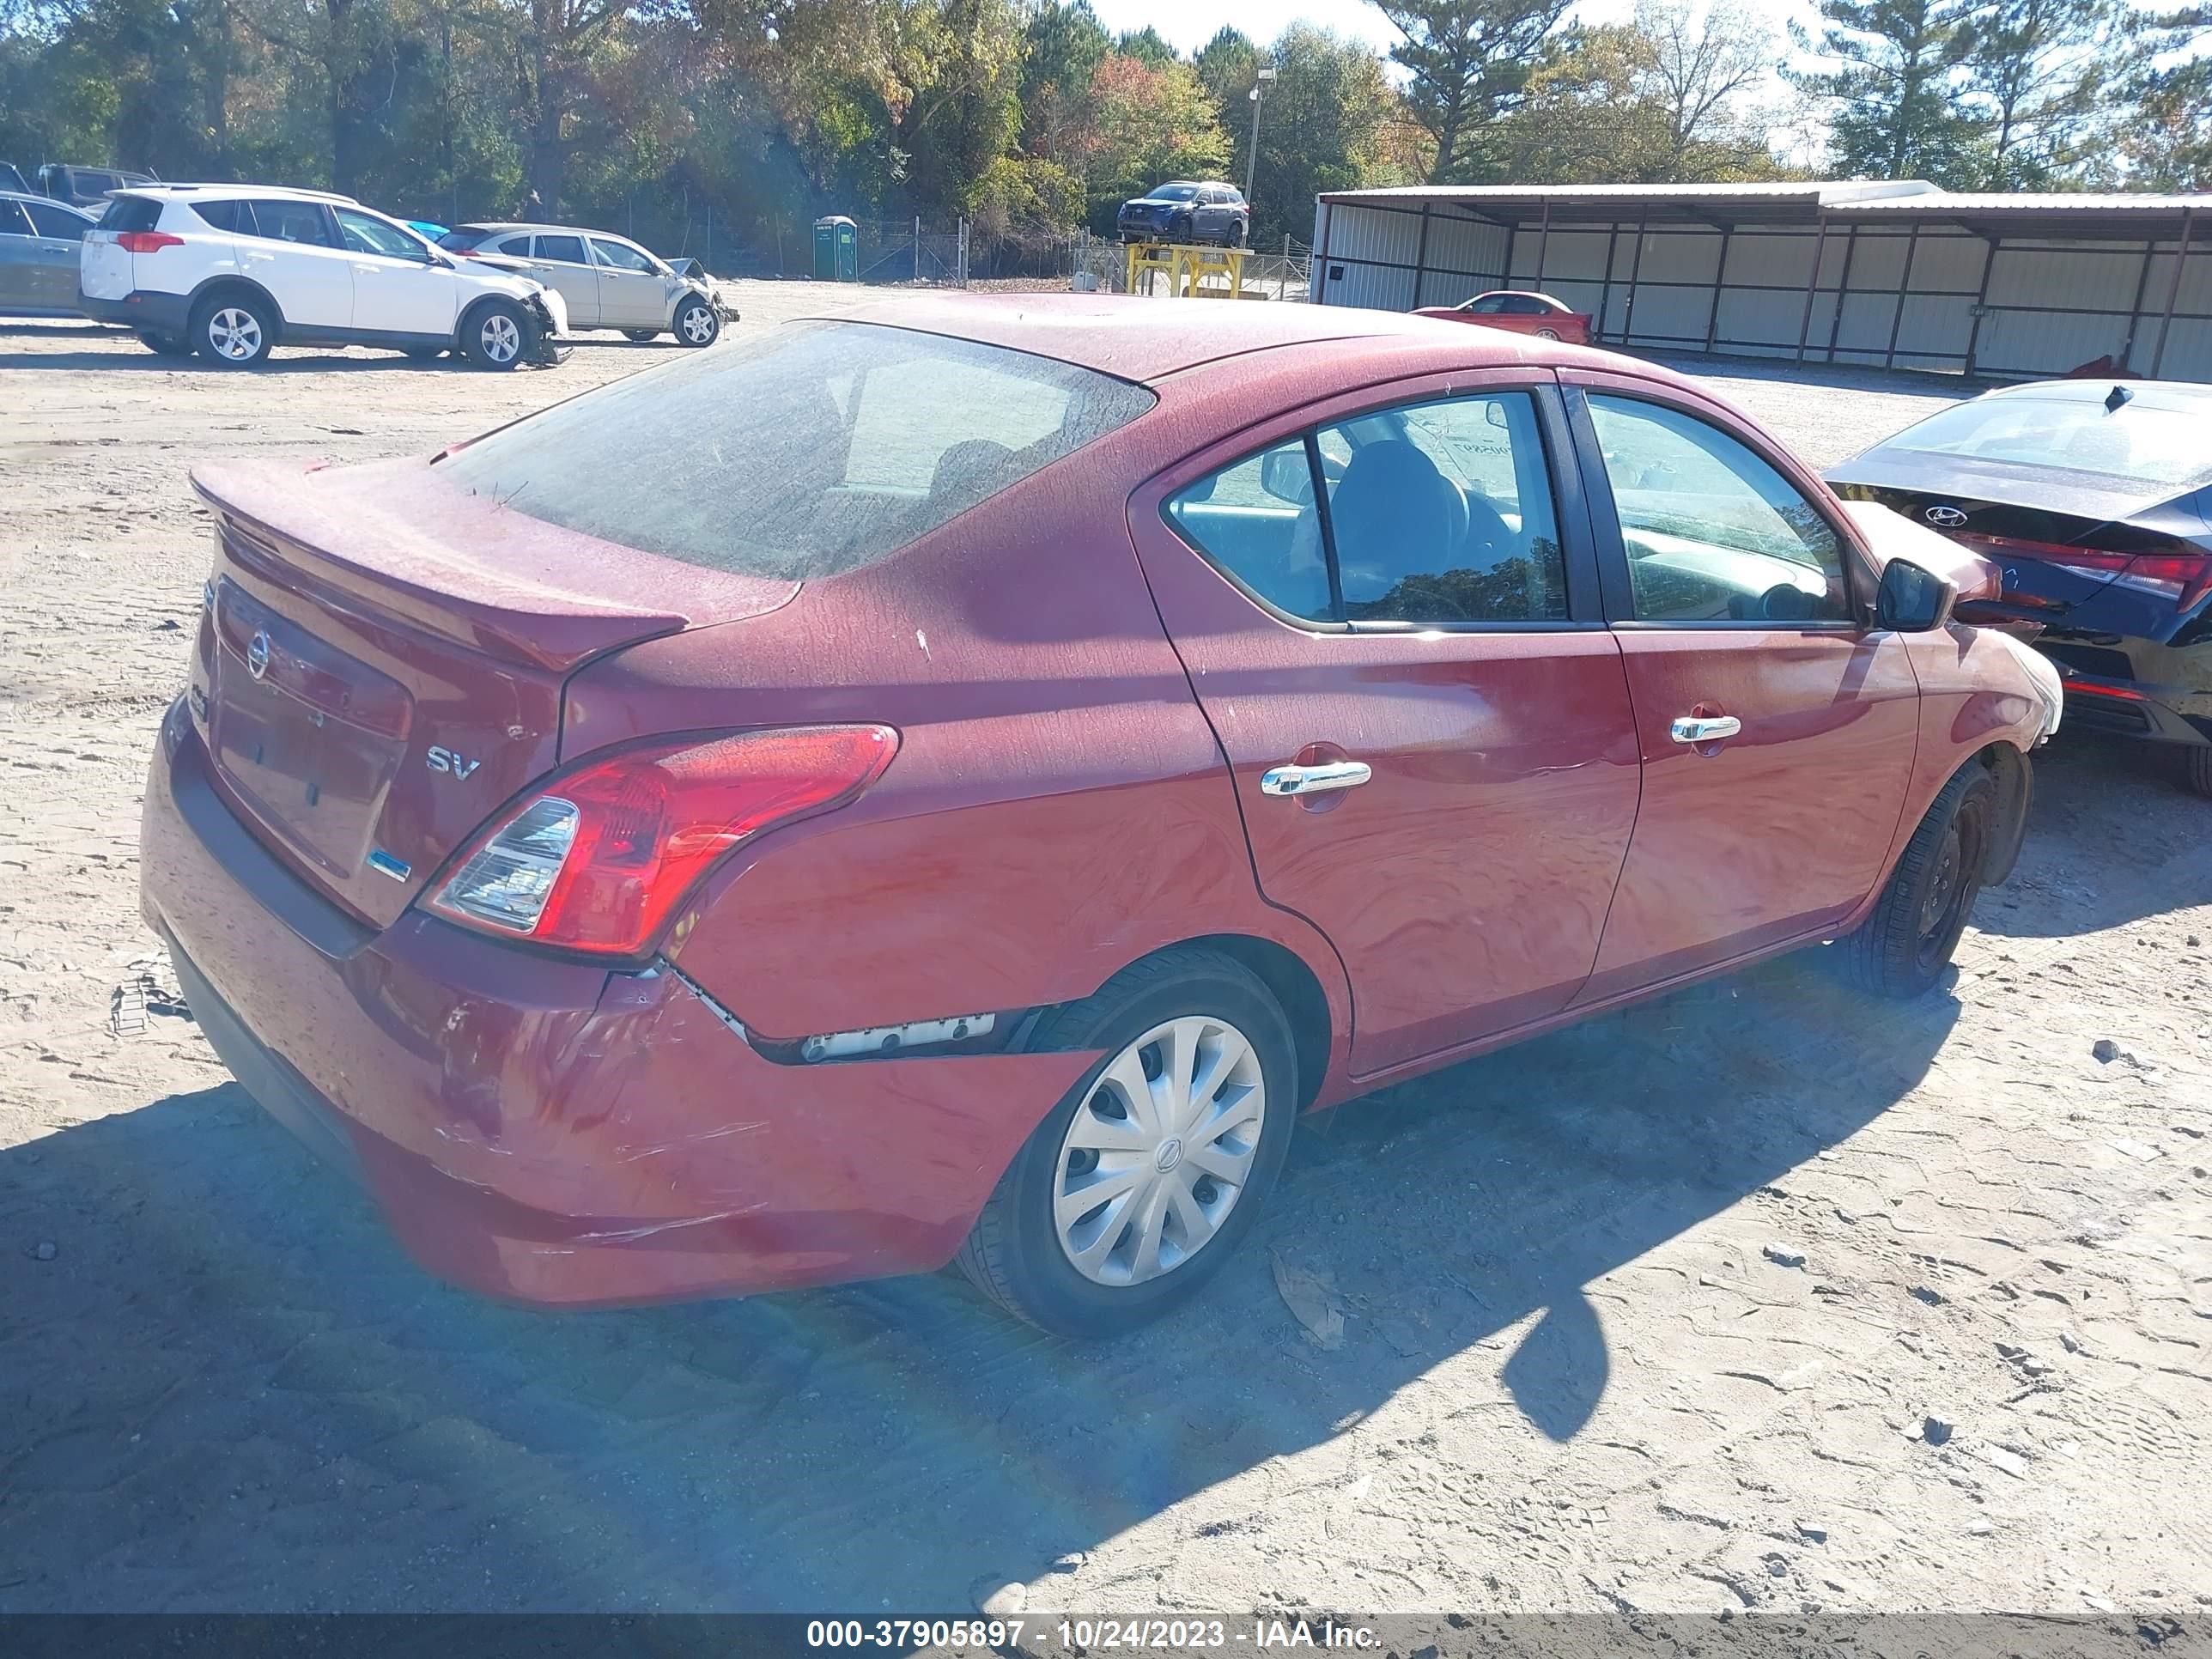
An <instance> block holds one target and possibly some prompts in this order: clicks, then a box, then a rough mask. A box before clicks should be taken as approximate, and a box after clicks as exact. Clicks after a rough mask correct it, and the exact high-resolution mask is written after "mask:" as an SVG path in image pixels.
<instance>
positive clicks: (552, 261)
mask: <svg viewBox="0 0 2212 1659" xmlns="http://www.w3.org/2000/svg"><path fill="white" fill-rule="evenodd" d="M530 274H531V275H532V276H535V277H536V278H537V279H538V281H539V282H541V283H544V284H545V286H546V287H548V288H550V289H556V290H557V291H558V292H559V294H560V295H561V298H562V300H563V301H566V302H567V304H568V326H569V327H570V328H600V327H604V326H605V324H604V322H603V321H602V320H601V319H600V316H599V270H598V268H597V267H595V266H594V265H593V264H592V256H591V255H590V253H589V252H586V249H585V247H584V239H583V238H582V237H580V236H575V235H570V234H565V233H564V234H560V235H550V236H549V235H547V234H544V232H540V233H539V234H538V239H537V246H535V247H534V248H532V251H531V255H530Z"/></svg>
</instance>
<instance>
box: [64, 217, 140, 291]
mask: <svg viewBox="0 0 2212 1659" xmlns="http://www.w3.org/2000/svg"><path fill="white" fill-rule="evenodd" d="M117 234H118V233H117V232H115V231H112V230H103V229H101V228H100V227H99V226H97V225H95V226H94V227H93V228H91V229H90V230H88V231H86V232H85V234H84V246H83V247H82V250H81V251H80V252H78V254H77V286H78V287H80V288H82V289H83V290H84V291H85V293H86V294H87V295H89V296H90V297H91V298H93V299H95V300H120V299H121V298H123V296H124V295H126V294H128V293H130V292H131V287H132V271H131V255H130V254H128V253H125V252H124V251H123V248H122V246H121V245H120V244H118V242H117V241H116V240H115V238H116V236H117Z"/></svg>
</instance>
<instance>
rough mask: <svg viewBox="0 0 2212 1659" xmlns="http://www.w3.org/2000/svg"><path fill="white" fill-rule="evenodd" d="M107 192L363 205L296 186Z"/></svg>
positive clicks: (174, 199) (153, 187)
mask: <svg viewBox="0 0 2212 1659" xmlns="http://www.w3.org/2000/svg"><path fill="white" fill-rule="evenodd" d="M107 193H108V194H109V195H111V196H143V197H147V198H148V199H149V200H150V201H155V202H191V201H208V200H216V199H220V198H222V197H226V196H251V197H253V198H254V199H256V200H257V201H262V200H272V199H273V200H276V201H292V202H335V203H337V204H338V205H340V206H341V207H359V206H361V205H362V204H361V203H360V202H359V201H357V200H356V199H355V198H354V197H350V196H341V195H339V194H338V193H337V191H334V190H308V189H306V188H305V187H303V186H301V185H177V184H154V185H125V186H124V187H123V188H122V189H120V190H112V191H108V192H107Z"/></svg>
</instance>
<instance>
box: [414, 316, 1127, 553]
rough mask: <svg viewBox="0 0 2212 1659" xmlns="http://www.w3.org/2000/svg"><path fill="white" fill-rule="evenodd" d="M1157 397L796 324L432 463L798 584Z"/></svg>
mask: <svg viewBox="0 0 2212 1659" xmlns="http://www.w3.org/2000/svg"><path fill="white" fill-rule="evenodd" d="M1152 403H1153V398H1152V393H1151V392H1147V391H1146V390H1145V389H1144V388H1143V387H1142V386H1132V385H1130V384H1129V383H1128V382H1127V381H1125V380H1115V379H1112V378H1111V377H1110V376H1108V375H1104V374H1097V373H1096V372H1094V371H1092V370H1091V369H1086V368H1076V367H1074V366H1073V365H1072V364H1069V363H1063V362H1055V361H1054V360H1052V359H1050V358H1045V357H1036V356H1030V355H1029V354H1028V353H1026V352H1020V351H1008V350H1005V349H1000V348H999V347H996V346H987V345H979V344H977V343H975V342H973V341H969V340H958V339H951V338H948V337H944V336H940V335H933V334H921V333H916V332H914V331H909V330H906V329H898V328H885V327H879V326H874V325H866V324H857V323H836V324H801V325H794V326H792V327H788V328H782V329H778V330H775V331H771V332H769V333H765V334H762V335H758V336H756V337H752V338H750V339H748V340H740V341H736V342H732V343H728V344H726V345H725V346H723V347H721V348H720V349H716V350H714V351H713V352H709V353H704V354H702V355H701V356H697V357H693V358H690V359H687V360H686V361H684V362H678V363H674V364H671V366H669V367H668V368H663V369H656V370H651V371H648V372H647V373H646V374H636V375H632V376H630V377H629V379H627V380H618V381H617V382H615V383H614V384H612V385H611V386H602V387H600V388H599V390H598V391H596V392H586V393H585V394H584V395H583V396H582V397H580V398H574V399H571V400H570V401H569V402H567V403H564V404H558V405H557V406H556V407H554V408H552V409H549V410H546V411H544V413H543V414H540V415H536V416H532V417H531V418H529V419H527V420H525V421H520V422H517V423H516V424H514V425H513V426H510V427H506V428H501V430H499V431H497V432H495V433H493V434H491V435H489V436H488V437H486V438H483V439H481V440H479V441H477V442H476V443H473V444H471V445H470V446H469V447H467V448H465V449H463V450H461V451H459V453H455V454H453V455H452V456H449V457H448V458H447V459H445V460H443V461H441V462H440V463H439V465H438V471H439V473H440V474H441V476H442V477H447V478H450V479H451V480H452V481H453V482H454V483H459V484H460V485H461V486H462V487H464V488H465V489H469V490H471V491H473V492H475V493H477V494H479V495H489V496H493V497H495V498H496V499H497V500H498V501H500V502H501V505H502V506H505V507H510V508H512V509H513V510H514V511H515V512H518V513H528V514H529V515H530V516H531V517H532V518H535V519H542V520H545V521H546V522H547V523H549V524H556V525H560V526H564V527H566V528H568V529H571V530H578V531H581V532H585V533H586V534H587V535H592V536H599V537H602V538H605V539H606V540H608V541H611V542H620V543H623V544H626V545H628V546H630V547H638V548H643V549H645V550H647V551H648V552H653V553H659V554H664V555H665V556H668V557H670V558H673V559H681V560H682V561H683V562H685V563H686V564H692V565H699V566H703V567H704V568H708V569H710V570H725V571H730V572H732V573H735V574H742V575H748V576H763V577H769V578H772V579H776V580H805V579H808V578H813V577H820V576H833V575H836V574H839V573H841V572H843V571H848V570H854V569H858V568H860V567H861V566H864V565H868V564H872V563H874V562H877V561H878V560H879V559H883V558H886V557H888V556H890V555H891V554H892V553H895V552H896V551H897V550H899V549H900V548H902V547H904V546H905V545H906V544H908V543H909V542H911V541H913V540H915V538H917V537H920V536H923V535H926V534H927V533H928V532H930V531H932V530H934V529H936V528H937V527H938V526H939V525H941V524H944V523H945V522H946V521H947V520H951V519H952V518H955V517H957V515H958V514H960V513H964V512H966V511H967V510H968V509H969V507H974V506H975V505H976V504H977V503H978V502H980V501H984V500H986V499H987V498H988V497H990V496H992V495H997V494H998V493H999V492H1000V490H1002V489H1007V488H1009V487H1010V486H1012V485H1013V484H1016V483H1019V482H1020V481H1021V480H1022V479H1024V478H1026V477H1029V476H1030V474H1031V473H1033V472H1036V471H1038V470H1039V469H1040V468H1042V467H1044V466H1047V465H1050V464H1051V463H1052V462H1054V461H1056V460H1058V459H1060V458H1061V457H1062V456H1065V455H1067V454H1069V453H1072V452H1073V451H1075V450H1077V449H1080V448H1081V447H1083V446H1084V445H1085V444H1087V443H1090V442H1091V441H1094V440H1096V439H1098V438H1101V437H1103V436H1104V435H1106V434H1108V433H1109V432H1111V431H1113V430H1115V428H1117V427H1121V426H1124V425H1126V424H1127V423H1128V422H1131V421H1133V420H1134V419H1136V418H1137V416H1139V415H1141V414H1143V413H1144V412H1145V410H1148V409H1150V408H1151V407H1152Z"/></svg>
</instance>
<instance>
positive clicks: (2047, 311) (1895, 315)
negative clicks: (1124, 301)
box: [1312, 179, 2212, 380]
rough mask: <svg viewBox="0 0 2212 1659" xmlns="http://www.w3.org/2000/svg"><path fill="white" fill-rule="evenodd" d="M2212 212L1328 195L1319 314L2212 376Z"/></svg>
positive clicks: (1799, 355) (1969, 200) (1985, 368)
mask: <svg viewBox="0 0 2212 1659" xmlns="http://www.w3.org/2000/svg"><path fill="white" fill-rule="evenodd" d="M2200 219H2212V196H2152V195H2104V196H2089V195H2063V194H2051V195H2026V194H2015V195H1961V194H1956V193H1954V192H1951V191H1942V190H1939V189H1937V188H1936V186H1934V185H1929V184H1926V183H1923V182H1922V181H1919V180H1917V179H1913V180H1905V181H1903V182H1894V183H1872V182H1866V181H1854V182H1849V183H1840V184H1776V185H1766V184H1759V185H1557V186H1550V185H1547V186H1530V187H1526V188H1522V187H1515V186H1505V185H1471V186H1411V187H1407V188H1401V189H1389V190H1359V191H1331V192H1328V193H1327V194H1324V195H1323V196H1322V197H1320V198H1319V200H1318V202H1317V204H1316V211H1315V221H1314V249H1315V254H1314V266H1313V273H1314V274H1313V278H1312V283H1313V297H1314V298H1315V299H1316V301H1322V302H1323V303H1327V304H1331V305H1361V306H1373V307H1379V308H1382V309H1385V310H1400V311H1403V310H1411V309H1413V308H1414V307H1417V306H1425V305H1452V304H1456V303H1457V302H1458V301H1462V300H1464V299H1466V298H1468V296H1469V295H1473V294H1476V293H1480V292H1481V291H1482V290H1484V289H1495V288H1524V289H1538V288H1541V289H1543V290H1544V291H1545V292H1547V293H1549V294H1552V295H1556V296H1557V297H1558V298H1559V299H1561V300H1563V301H1565V302H1566V303H1568V304H1569V305H1571V306H1573V307H1575V308H1576V309H1577V310H1580V311H1587V312H1589V313H1591V314H1592V315H1593V316H1594V317H1595V319H1597V321H1596V332H1597V335H1598V337H1599V338H1600V339H1601V340H1602V341H1603V342H1604V343H1607V344H1608V345H1625V346H1632V347H1638V348H1641V349H1650V350H1662V351H1663V350H1676V351H1712V352H1720V353H1728V354H1733V355H1737V356H1761V357H1782V358H1787V359H1790V360H1793V361H1796V362H1825V363H1863V364H1873V365H1878V366H1881V367H1884V368H1927V369H1937V370H1952V371H1964V372H1965V373H1967V374H1984V375H1994V376H2000V377H2019V378H2033V377H2037V376H2041V375H2051V374H2064V373H2065V372H2066V371H2068V370H2069V369H2072V368H2077V367H2080V366H2081V365H2082V364H2084V363H2087V362H2094V361H2096V360H2098V359H2100V358H2106V357H2109V358H2111V359H2112V361H2113V362H2114V364H2115V365H2116V366H2124V367H2126V368H2129V369H2130V370H2132V371H2133V372H2134V373H2136V374H2146V375H2150V376H2153V377H2156V378H2162V379H2168V380H2212V249H2208V248H2207V247H2206V246H2204V245H2203V241H2202V240H2196V239H2197V236H2198V233H2199V225H2198V221H2199V220H2200Z"/></svg>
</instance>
